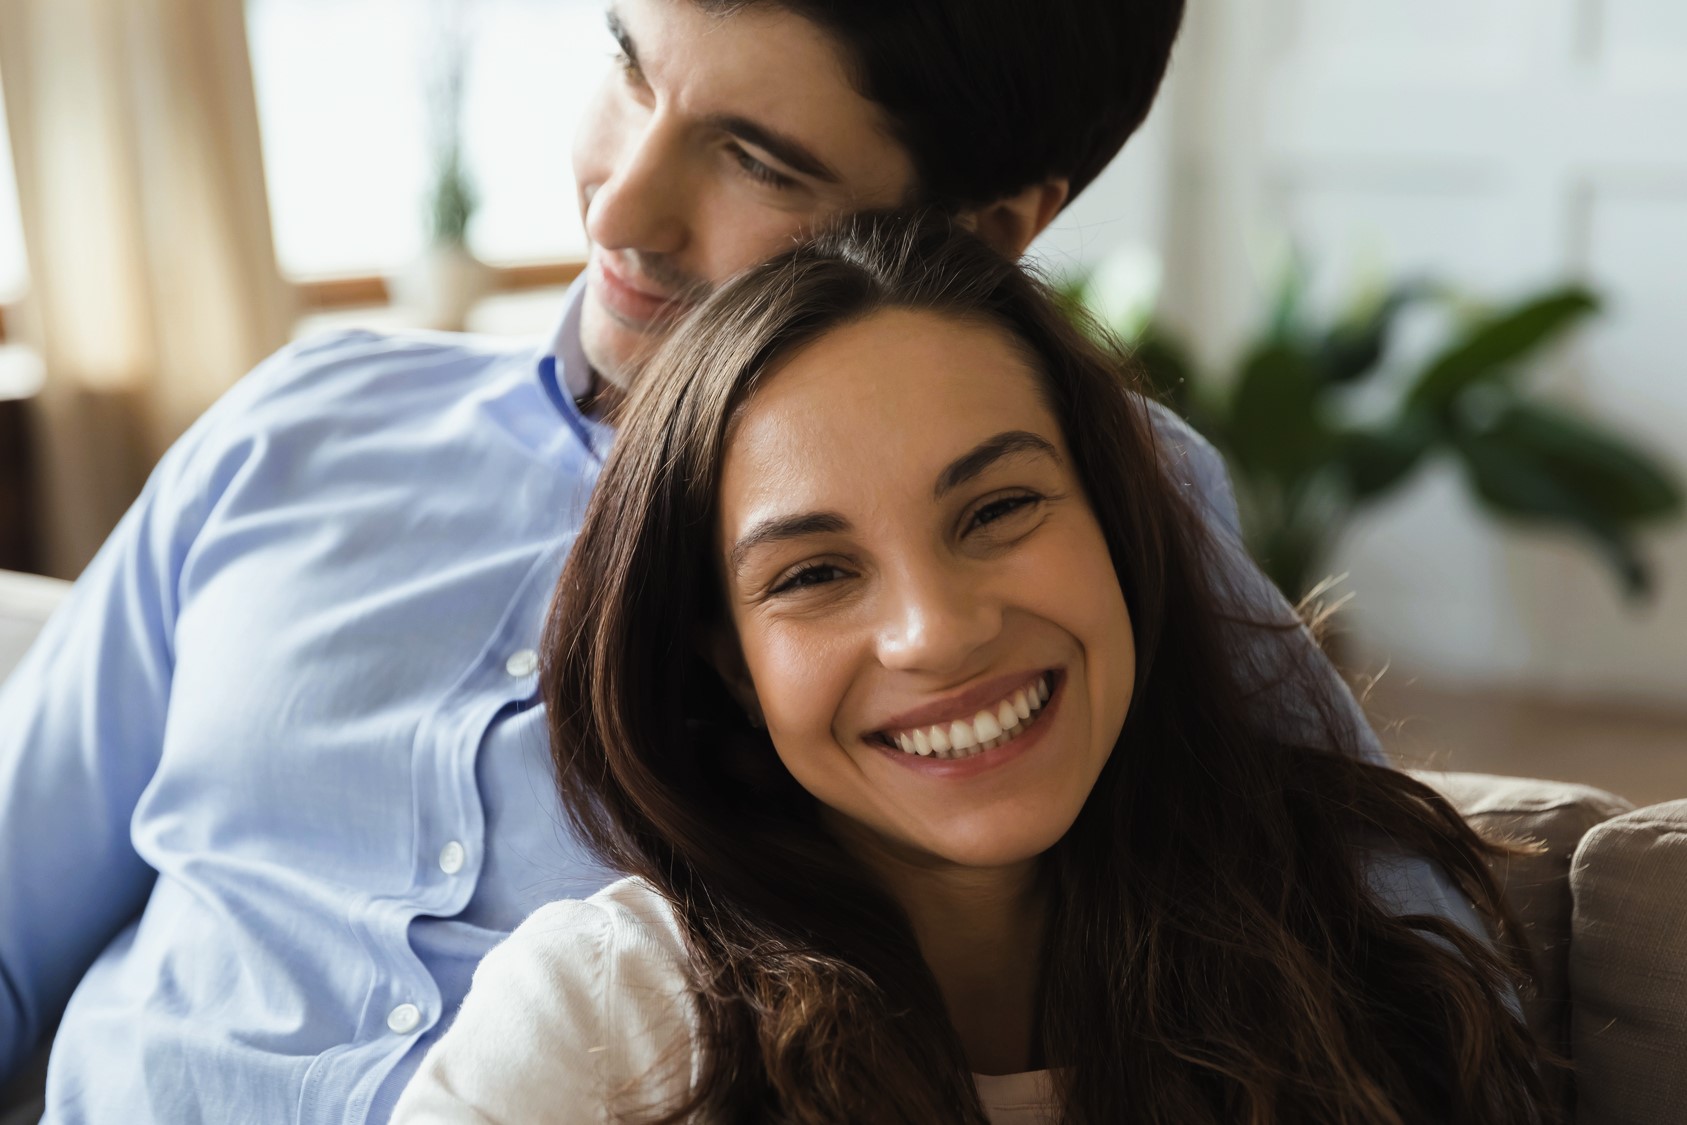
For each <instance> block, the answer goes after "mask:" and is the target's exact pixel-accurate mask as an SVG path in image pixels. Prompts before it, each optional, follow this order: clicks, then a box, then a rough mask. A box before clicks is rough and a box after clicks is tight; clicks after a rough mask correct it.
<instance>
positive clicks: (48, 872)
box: [0, 346, 312, 1080]
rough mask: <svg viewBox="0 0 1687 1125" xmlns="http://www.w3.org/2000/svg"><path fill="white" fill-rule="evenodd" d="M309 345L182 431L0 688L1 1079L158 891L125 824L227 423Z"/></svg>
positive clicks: (231, 456) (232, 465)
mask: <svg viewBox="0 0 1687 1125" xmlns="http://www.w3.org/2000/svg"><path fill="white" fill-rule="evenodd" d="M311 351H312V349H311V348H310V347H309V346H305V347H295V348H290V349H288V350H286V351H283V352H281V353H278V354H277V355H276V356H274V357H272V358H271V359H269V360H267V361H266V362H265V363H264V364H262V365H260V367H259V368H258V369H257V370H255V371H254V372H252V373H251V374H250V375H248V376H247V377H246V379H244V380H242V381H241V382H240V383H239V384H238V385H237V386H236V387H235V388H234V389H233V390H231V391H230V392H229V393H228V394H227V395H225V396H224V397H223V399H222V400H220V401H219V402H218V403H217V404H216V405H215V406H213V407H212V409H211V410H210V411H208V412H207V413H206V414H205V415H204V416H203V417H202V418H201V419H200V420H199V421H198V422H197V423H195V424H194V426H193V427H191V428H190V429H189V431H188V432H187V433H186V434H185V435H183V437H182V438H181V439H180V440H179V441H178V442H176V444H175V445H174V446H173V447H172V448H171V449H170V450H169V452H168V453H166V454H165V456H164V457H163V459H162V460H161V461H160V462H159V464H158V467H157V468H156V469H155V470H154V471H153V473H152V475H151V477H150V479H149V480H148V481H147V484H146V486H145V488H144V489H143V490H142V493H141V495H140V497H139V498H138V499H137V500H136V501H135V503H134V505H133V506H132V507H131V508H130V509H129V511H128V512H127V513H126V514H125V515H124V517H123V519H122V521H121V522H120V523H119V524H118V526H117V528H116V530H114V531H113V532H112V534H111V536H110V538H109V539H108V540H107V541H106V543H105V544H104V546H103V547H102V548H101V549H100V551H99V553H98V555H96V556H95V558H94V560H93V562H91V563H90V564H89V565H88V567H87V569H86V570H85V571H84V572H83V574H82V575H81V577H80V578H79V579H78V580H77V582H76V585H75V587H74V588H73V589H72V590H71V592H70V595H69V596H68V598H67V599H66V600H65V602H64V604H63V605H61V606H60V607H59V609H58V610H57V611H56V612H55V613H54V615H53V617H52V619H51V620H50V621H49V622H48V623H47V625H46V627H45V628H44V629H43V630H42V632H41V634H40V636H39V637H37V638H36V641H35V643H34V644H33V645H32V646H31V647H30V650H29V652H28V653H27V654H26V655H25V656H24V659H23V661H22V662H21V663H20V664H19V665H18V667H17V668H16V669H15V670H14V671H13V673H12V675H11V676H10V677H8V678H7V679H6V681H5V682H4V683H3V684H0V1080H3V1079H4V1078H5V1077H6V1076H9V1075H11V1074H12V1073H14V1072H15V1071H16V1070H17V1069H18V1067H19V1066H21V1065H22V1064H23V1062H24V1061H25V1060H26V1059H27V1058H28V1057H29V1056H30V1055H31V1054H32V1053H33V1052H34V1051H35V1049H36V1047H37V1046H38V1044H39V1042H40V1041H41V1039H42V1038H43V1037H44V1036H45V1035H46V1034H47V1033H48V1031H49V1030H50V1029H51V1028H52V1027H53V1026H54V1024H55V1023H56V1022H57V1020H58V1018H59V1016H60V1014H61V1013H62V1011H63V1009H64V1006H65V1004H66V1002H67V1001H68V1000H69V997H70V994H71V992H72V990H73V989H74V988H75V987H76V984H77V982H78V981H80V979H81V977H82V974H83V973H84V972H85V971H86V970H87V968H88V966H89V965H90V964H92V963H93V961H94V959H95V958H96V957H97V956H98V955H99V953H100V951H101V950H102V949H104V948H105V946H106V945H107V944H108V943H109V942H110V941H111V939H112V938H113V936H114V935H116V934H117V933H118V932H119V931H120V930H121V929H122V928H123V927H124V926H125V925H127V924H128V923H129V922H130V921H131V920H132V919H133V918H134V917H135V916H136V915H137V914H138V912H139V911H140V909H141V907H142V906H143V905H144V903H145V901H146V898H147V895H148V893H149V892H150V890H151V887H152V883H153V879H154V874H155V873H154V872H153V870H152V869H151V868H150V867H149V866H147V864H146V863H145V862H144V860H143V859H142V858H141V857H140V856H139V855H138V854H137V853H136V851H135V849H134V846H133V844H132V842H131V839H130V831H129V830H130V822H131V818H132V817H133V814H134V811H135V808H136V805H137V803H138V802H139V800H140V799H141V795H142V793H143V792H144V790H145V788H146V786H147V784H148V782H149V781H150V779H151V778H152V776H153V774H154V773H155V771H156V768H157V764H158V761H159V756H160V753H161V750H162V746H163V741H164V731H165V726H166V722H167V719H168V714H169V702H170V683H171V673H172V669H173V666H174V644H175V623H176V620H177V616H178V612H179V609H180V606H179V604H178V600H179V591H180V589H181V574H182V567H183V562H184V559H185V558H186V557H187V554H188V552H189V550H190V548H191V546H192V543H193V540H194V536H195V534H196V533H197V531H198V529H199V528H200V527H201V526H202V525H203V521H204V519H205V515H206V512H207V511H208V509H209V507H210V505H212V504H213V503H214V502H215V499H216V494H217V490H218V487H219V486H218V481H219V479H226V477H227V475H228V474H230V473H232V472H236V471H238V464H239V462H240V459H241V456H242V454H241V450H240V448H239V443H238V442H232V441H230V439H229V436H228V432H229V430H230V429H231V427H230V425H229V422H230V420H236V419H244V418H245V416H246V414H247V413H248V412H249V409H250V407H251V404H252V402H253V400H254V396H256V395H259V394H261V393H262V392H263V389H264V388H265V387H268V386H274V385H276V383H277V381H285V380H287V379H290V378H292V377H294V376H295V375H296V374H297V372H298V370H299V361H300V359H301V357H303V356H304V355H307V354H309V353H310V352H311ZM232 428H233V429H239V428H240V426H238V425H237V426H234V427H232Z"/></svg>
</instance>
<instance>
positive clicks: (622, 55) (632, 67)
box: [611, 51, 644, 82]
mask: <svg viewBox="0 0 1687 1125" xmlns="http://www.w3.org/2000/svg"><path fill="white" fill-rule="evenodd" d="M611 57H612V58H614V60H615V69H617V70H619V71H620V72H621V74H622V75H623V76H625V77H626V78H627V80H628V81H630V82H643V81H644V73H643V72H642V71H641V70H639V68H638V63H636V62H634V61H633V57H632V56H631V55H629V54H628V53H627V52H626V51H616V52H615V53H614V55H613V56H611Z"/></svg>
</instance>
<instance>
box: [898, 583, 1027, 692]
mask: <svg viewBox="0 0 1687 1125" xmlns="http://www.w3.org/2000/svg"><path fill="white" fill-rule="evenodd" d="M883 606H884V609H883V619H882V621H881V623H880V626H879V630H878V656H879V662H880V663H881V664H882V665H883V666H884V667H886V668H890V669H893V670H897V671H907V672H930V673H934V674H938V675H947V674H952V673H956V672H961V671H964V670H965V669H966V668H967V667H968V666H969V664H971V663H972V662H973V660H974V659H975V658H976V656H977V655H978V653H979V651H980V650H981V649H983V648H984V647H985V646H986V645H988V644H989V643H990V642H991V641H993V640H995V639H996V637H997V636H999V635H1000V634H1001V631H1002V605H1001V602H1000V601H999V600H998V599H996V598H993V597H991V596H990V595H989V593H988V592H987V591H986V590H983V589H981V588H980V587H979V586H978V584H977V583H976V582H973V581H969V579H968V576H967V575H966V574H964V573H963V572H961V571H959V570H957V569H955V568H950V567H943V566H925V567H921V568H920V569H918V570H912V571H908V572H905V573H903V574H902V575H900V576H899V577H898V578H897V579H896V580H895V581H894V582H893V583H892V584H891V585H890V586H889V588H888V590H887V594H886V597H885V599H884V601H883Z"/></svg>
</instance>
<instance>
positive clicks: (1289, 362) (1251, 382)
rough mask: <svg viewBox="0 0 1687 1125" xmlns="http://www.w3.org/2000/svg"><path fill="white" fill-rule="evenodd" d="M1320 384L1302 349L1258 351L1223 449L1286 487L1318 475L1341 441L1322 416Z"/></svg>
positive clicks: (1242, 381) (1244, 376)
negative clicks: (1288, 484)
mask: <svg viewBox="0 0 1687 1125" xmlns="http://www.w3.org/2000/svg"><path fill="white" fill-rule="evenodd" d="M1318 383H1319V380H1318V374H1317V370H1316V368H1315V366H1314V364H1313V361H1312V359H1311V357H1310V356H1309V355H1307V353H1306V352H1305V351H1303V350H1301V349H1300V348H1297V347H1294V346H1292V345H1290V344H1286V343H1280V342H1277V343H1268V344H1265V345H1263V346H1261V347H1259V348H1257V349H1256V350H1255V351H1254V352H1253V353H1252V354H1251V355H1250V356H1249V357H1248V359H1247V362H1246V363H1245V364H1244V365H1243V367H1242V373H1241V376H1240V377H1239V379H1238V380H1237V383H1236V389H1235V393H1234V394H1233V396H1232V397H1231V400H1230V412H1229V418H1228V419H1227V420H1226V422H1227V424H1226V426H1225V430H1226V433H1225V435H1224V437H1225V438H1226V441H1224V442H1222V443H1221V444H1225V445H1227V446H1228V447H1229V449H1230V450H1231V452H1232V453H1233V454H1234V455H1235V457H1236V459H1237V460H1238V461H1239V462H1241V464H1242V465H1243V467H1244V468H1246V469H1247V470H1249V471H1252V472H1258V473H1265V474H1268V475H1271V476H1274V477H1276V478H1278V479H1279V480H1283V481H1289V480H1292V479H1294V478H1297V477H1301V476H1304V475H1306V474H1307V473H1309V472H1312V471H1313V470H1315V469H1316V468H1317V467H1318V466H1319V465H1320V464H1321V463H1323V462H1324V461H1325V460H1326V459H1327V458H1328V456H1329V451H1330V448H1331V445H1332V443H1333V441H1334V438H1335V435H1334V434H1333V433H1332V431H1331V430H1330V428H1329V426H1328V425H1326V424H1325V422H1324V419H1323V415H1322V414H1321V413H1320V410H1319V399H1320V395H1319V392H1318Z"/></svg>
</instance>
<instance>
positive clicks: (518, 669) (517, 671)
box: [504, 648, 539, 677]
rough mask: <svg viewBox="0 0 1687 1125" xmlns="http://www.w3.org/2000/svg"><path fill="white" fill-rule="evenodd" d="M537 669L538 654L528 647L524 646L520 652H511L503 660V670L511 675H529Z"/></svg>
mask: <svg viewBox="0 0 1687 1125" xmlns="http://www.w3.org/2000/svg"><path fill="white" fill-rule="evenodd" d="M538 670H539V654H538V653H536V652H534V651H533V650H532V649H530V648H524V649H522V650H521V651H520V652H515V653H511V654H510V658H509V659H508V660H506V661H504V671H506V672H508V673H509V674H510V675H512V676H517V677H520V676H531V675H532V674H533V673H534V672H537V671H538Z"/></svg>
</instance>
